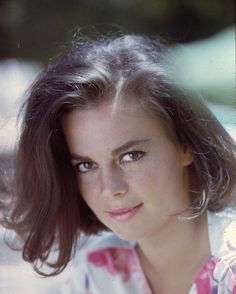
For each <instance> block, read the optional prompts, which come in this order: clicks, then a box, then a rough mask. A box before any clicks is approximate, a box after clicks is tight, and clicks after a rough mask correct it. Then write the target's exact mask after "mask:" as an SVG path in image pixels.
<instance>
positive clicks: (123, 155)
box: [75, 150, 146, 174]
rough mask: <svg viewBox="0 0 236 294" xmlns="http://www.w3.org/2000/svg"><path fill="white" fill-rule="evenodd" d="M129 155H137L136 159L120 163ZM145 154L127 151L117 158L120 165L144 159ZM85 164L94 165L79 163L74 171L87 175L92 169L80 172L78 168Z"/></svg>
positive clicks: (89, 162)
mask: <svg viewBox="0 0 236 294" xmlns="http://www.w3.org/2000/svg"><path fill="white" fill-rule="evenodd" d="M131 154H132V155H137V158H135V159H131V160H128V161H123V162H122V160H123V158H124V157H125V156H127V155H131ZM145 154H146V152H144V151H138V150H132V151H128V152H125V153H124V154H121V155H120V156H119V161H120V163H122V164H128V163H132V162H135V161H138V160H140V159H142V158H143V157H144V155H145ZM85 164H92V165H94V163H93V162H92V161H87V162H79V163H77V164H75V169H76V171H77V172H79V173H82V174H84V173H87V172H89V171H90V170H92V169H93V167H92V168H91V169H89V170H86V171H81V170H80V166H81V165H85Z"/></svg>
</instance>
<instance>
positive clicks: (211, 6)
mask: <svg viewBox="0 0 236 294" xmlns="http://www.w3.org/2000/svg"><path fill="white" fill-rule="evenodd" d="M234 19H235V15H234V1H233V0H224V1H222V0H198V1H191V0H179V1H178V0H146V1H143V0H67V1H65V0H33V1H32V0H0V58H1V59H3V58H9V57H16V58H19V57H20V58H33V59H36V60H40V61H46V60H47V59H48V58H49V57H50V56H51V55H52V54H53V53H54V51H56V50H57V48H58V46H60V45H61V44H63V43H64V42H65V41H66V40H70V39H71V36H72V35H73V33H75V32H76V31H77V30H80V29H81V30H82V31H83V33H85V34H91V33H95V32H96V31H97V32H98V33H108V32H112V31H113V32H114V31H115V32H116V31H117V30H119V29H121V30H123V31H125V32H133V33H141V34H149V35H150V34H151V35H161V36H163V37H166V38H168V39H169V40H170V41H171V42H173V43H175V42H178V43H187V42H192V41H195V40H200V39H203V38H207V37H210V36H211V35H213V34H215V33H217V32H218V31H220V30H222V29H223V28H226V27H229V26H232V25H233V24H234Z"/></svg>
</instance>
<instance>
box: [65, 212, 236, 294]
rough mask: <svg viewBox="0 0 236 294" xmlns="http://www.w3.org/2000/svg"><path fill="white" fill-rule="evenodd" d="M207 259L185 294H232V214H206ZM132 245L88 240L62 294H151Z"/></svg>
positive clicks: (235, 231) (235, 267)
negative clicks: (208, 247) (209, 247)
mask: <svg viewBox="0 0 236 294" xmlns="http://www.w3.org/2000/svg"><path fill="white" fill-rule="evenodd" d="M208 231H209V239H210V246H211V256H210V258H209V259H208V261H207V262H206V264H205V265H204V266H203V267H202V268H201V270H200V271H199V273H198V275H197V277H196V279H195V282H194V283H193V285H192V287H191V289H190V291H189V294H230V293H231V294H236V211H234V210H232V209H226V210H224V211H223V212H219V213H210V212H208ZM134 248H135V243H130V242H126V241H122V240H120V239H118V238H117V237H116V236H115V235H114V234H112V233H106V234H103V235H102V236H96V237H91V239H89V240H88V241H86V243H85V246H83V247H82V249H80V250H79V253H78V255H77V256H76V257H75V259H74V260H73V263H72V265H71V267H70V269H69V271H68V275H67V277H66V278H65V279H64V282H63V285H62V287H61V293H62V294H69V293H70V294H110V293H112V294H126V293H127V294H151V293H152V292H151V289H150V287H149V285H148V283H147V280H146V278H145V275H144V273H143V270H142V268H141V265H140V262H139V258H138V255H137V253H136V251H135V249H134Z"/></svg>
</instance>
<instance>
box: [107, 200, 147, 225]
mask: <svg viewBox="0 0 236 294" xmlns="http://www.w3.org/2000/svg"><path fill="white" fill-rule="evenodd" d="M142 205H143V203H140V204H138V205H135V206H130V207H123V208H113V209H110V210H108V211H107V213H108V214H109V216H110V217H111V218H112V220H114V221H117V222H122V221H127V220H129V219H131V218H132V217H134V216H135V215H136V214H137V213H138V212H139V210H140V209H141V207H142Z"/></svg>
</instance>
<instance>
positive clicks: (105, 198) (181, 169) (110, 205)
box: [62, 102, 209, 294]
mask: <svg viewBox="0 0 236 294" xmlns="http://www.w3.org/2000/svg"><path fill="white" fill-rule="evenodd" d="M79 126H82V127H79ZM62 127H63V131H64V135H65V139H66V141H67V144H68V147H69V151H70V154H71V162H72V164H73V166H74V168H75V171H76V173H77V180H78V188H79V190H80V192H81V194H82V196H83V198H84V200H85V201H86V203H87V204H88V206H89V207H90V208H91V210H92V211H93V212H94V213H95V214H96V216H97V217H98V218H99V219H100V220H101V221H102V222H103V223H104V224H105V225H106V226H107V227H109V228H110V229H111V230H112V231H113V232H114V233H115V234H117V235H118V236H119V237H120V238H122V239H125V240H136V241H137V244H138V245H137V248H136V250H137V253H138V255H139V258H140V262H141V264H142V267H143V269H144V272H145V274H146V276H147V280H148V282H149V284H150V287H151V288H152V290H153V292H154V293H158V294H159V293H168V294H171V293H187V290H188V289H189V287H190V286H191V284H192V282H193V281H194V278H195V276H196V273H197V271H198V270H199V268H200V266H201V265H202V263H203V262H204V261H205V260H206V258H207V257H208V255H209V244H208V241H206V240H208V237H207V231H206V219H205V217H204V216H203V217H202V218H200V219H199V220H197V221H189V222H183V221H180V220H179V219H178V217H177V214H178V213H180V212H182V211H184V210H185V209H186V208H187V207H188V206H189V194H188V166H189V165H191V163H192V157H191V155H190V153H189V152H188V150H187V149H186V148H185V147H183V146H181V145H180V144H178V143H177V142H176V141H175V140H174V139H173V137H172V136H170V134H169V132H168V131H167V130H166V128H165V127H164V125H163V124H162V123H161V121H160V120H157V118H155V119H154V118H153V117H152V116H150V115H149V114H148V113H146V112H145V111H144V110H142V109H141V108H140V107H138V106H137V105H134V104H132V103H129V104H125V102H120V104H119V105H118V106H117V105H116V107H114V105H112V104H101V105H99V106H97V107H95V108H92V109H89V110H83V111H81V112H80V111H77V110H75V111H73V112H71V113H69V114H67V115H66V116H65V117H64V118H63V119H62ZM132 142H133V144H132ZM121 146H123V147H124V146H126V147H125V148H121ZM137 205H140V208H139V209H138V211H137V213H135V214H134V216H132V217H131V218H130V219H128V220H125V221H117V220H116V219H114V218H112V217H111V215H110V213H109V211H110V210H111V209H114V208H124V207H134V206H137ZM196 250H198V252H199V254H198V255H197V258H195V259H196V260H194V258H193V256H194V255H196V254H195V252H196ZM167 265H168V266H167ZM182 265H183V268H184V269H185V270H183V271H182V272H181V271H179V268H181V266H182ZM171 271H173V275H172V274H171ZM180 272H181V273H180ZM179 273H180V274H179ZM173 277H175V278H173ZM176 290H178V291H177V292H176Z"/></svg>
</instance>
